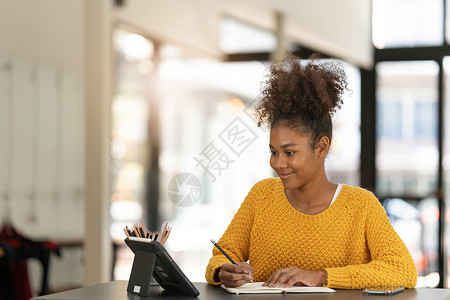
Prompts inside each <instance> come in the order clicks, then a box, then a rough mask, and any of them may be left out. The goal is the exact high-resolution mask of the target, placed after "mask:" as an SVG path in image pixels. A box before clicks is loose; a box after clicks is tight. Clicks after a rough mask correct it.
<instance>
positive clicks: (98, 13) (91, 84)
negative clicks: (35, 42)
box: [84, 0, 112, 285]
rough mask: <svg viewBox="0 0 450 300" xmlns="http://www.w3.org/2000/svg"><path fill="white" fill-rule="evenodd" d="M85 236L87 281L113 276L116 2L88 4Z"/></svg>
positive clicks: (88, 0)
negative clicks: (113, 16) (113, 38)
mask: <svg viewBox="0 0 450 300" xmlns="http://www.w3.org/2000/svg"><path fill="white" fill-rule="evenodd" d="M84 3H85V50H86V51H85V63H86V66H85V101H86V102H85V120H86V124H85V128H86V143H85V151H86V153H85V163H86V166H85V180H86V197H85V199H86V203H85V228H86V233H85V238H84V283H85V285H93V284H98V283H103V282H107V281H109V280H110V277H111V265H112V261H111V257H112V255H111V254H112V243H111V238H110V234H109V226H110V221H109V206H110V204H109V203H110V201H109V198H110V183H109V180H110V176H109V164H110V152H109V145H110V137H111V134H110V131H111V95H112V93H111V89H112V84H111V82H112V80H111V79H112V76H111V69H112V68H111V66H112V60H111V57H112V55H111V51H112V47H111V44H112V43H111V9H112V8H111V3H112V1H111V0H95V1H92V0H85V1H84Z"/></svg>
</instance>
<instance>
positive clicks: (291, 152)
mask: <svg viewBox="0 0 450 300" xmlns="http://www.w3.org/2000/svg"><path fill="white" fill-rule="evenodd" d="M293 154H294V151H287V152H286V155H287V156H291V155H293Z"/></svg>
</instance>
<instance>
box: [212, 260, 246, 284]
mask: <svg viewBox="0 0 450 300" xmlns="http://www.w3.org/2000/svg"><path fill="white" fill-rule="evenodd" d="M219 279H220V282H221V283H222V284H223V285H224V286H226V287H238V286H241V285H243V284H244V283H248V282H252V280H253V267H252V266H250V265H249V264H248V263H246V262H240V263H238V264H237V265H234V264H223V265H222V267H221V268H220V271H219Z"/></svg>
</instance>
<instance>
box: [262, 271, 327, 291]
mask: <svg viewBox="0 0 450 300" xmlns="http://www.w3.org/2000/svg"><path fill="white" fill-rule="evenodd" d="M327 282H328V275H327V273H326V272H325V271H307V270H302V269H299V268H295V267H289V268H284V269H278V270H276V271H275V272H274V273H273V274H272V276H270V278H269V279H268V280H267V281H266V282H264V284H263V286H268V287H279V286H281V285H283V287H291V286H293V285H306V286H320V285H322V284H326V283H327Z"/></svg>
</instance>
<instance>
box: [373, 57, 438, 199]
mask: <svg viewBox="0 0 450 300" xmlns="http://www.w3.org/2000/svg"><path fill="white" fill-rule="evenodd" d="M376 71H377V79H378V86H377V90H376V102H377V123H376V129H377V146H376V147H377V148H376V151H377V158H376V169H377V185H376V191H377V194H378V195H403V194H409V195H411V196H425V195H429V194H431V193H433V192H434V191H435V189H436V187H437V181H438V153H439V151H438V139H437V133H438V72H439V66H438V64H437V63H436V62H433V61H414V62H382V63H378V64H377V67H376Z"/></svg>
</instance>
